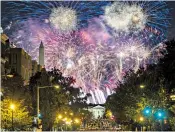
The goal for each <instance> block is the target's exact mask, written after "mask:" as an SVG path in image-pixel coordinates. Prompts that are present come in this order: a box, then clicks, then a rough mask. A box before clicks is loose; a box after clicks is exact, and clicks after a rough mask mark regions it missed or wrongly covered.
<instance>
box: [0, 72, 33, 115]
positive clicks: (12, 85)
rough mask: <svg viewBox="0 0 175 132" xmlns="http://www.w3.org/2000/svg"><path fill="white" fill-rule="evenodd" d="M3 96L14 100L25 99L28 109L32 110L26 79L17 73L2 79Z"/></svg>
mask: <svg viewBox="0 0 175 132" xmlns="http://www.w3.org/2000/svg"><path fill="white" fill-rule="evenodd" d="M2 91H3V98H10V99H12V100H25V101H24V102H25V105H26V106H27V107H28V110H29V111H30V112H31V111H32V106H31V96H30V91H29V87H28V86H24V80H23V79H22V77H21V76H20V75H18V74H16V73H13V77H10V78H9V77H7V78H3V79H2Z"/></svg>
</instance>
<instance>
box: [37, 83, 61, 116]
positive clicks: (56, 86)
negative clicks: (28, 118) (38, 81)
mask: <svg viewBox="0 0 175 132" xmlns="http://www.w3.org/2000/svg"><path fill="white" fill-rule="evenodd" d="M50 87H55V88H56V89H58V88H59V85H54V86H43V87H37V119H39V117H38V116H39V89H41V88H50Z"/></svg>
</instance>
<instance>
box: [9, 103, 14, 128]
mask: <svg viewBox="0 0 175 132" xmlns="http://www.w3.org/2000/svg"><path fill="white" fill-rule="evenodd" d="M10 109H11V110H12V131H14V127H13V111H14V110H15V105H14V104H10Z"/></svg>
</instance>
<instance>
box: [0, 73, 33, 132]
mask: <svg viewBox="0 0 175 132" xmlns="http://www.w3.org/2000/svg"><path fill="white" fill-rule="evenodd" d="M2 92H3V98H4V99H3V101H1V104H2V107H1V112H2V113H1V114H2V116H1V117H2V118H1V122H2V126H3V128H5V129H10V128H11V110H10V108H9V105H10V103H11V102H14V103H15V106H16V109H15V111H14V117H15V118H14V126H15V128H16V129H18V130H22V129H23V130H27V128H26V127H28V128H29V127H31V126H30V125H31V124H32V123H31V119H32V116H31V111H32V106H31V96H30V93H29V88H28V87H27V86H24V80H23V79H22V77H21V76H20V75H18V74H15V73H13V77H10V78H9V77H7V78H2ZM29 124H30V125H29Z"/></svg>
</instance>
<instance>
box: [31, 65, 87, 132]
mask: <svg viewBox="0 0 175 132" xmlns="http://www.w3.org/2000/svg"><path fill="white" fill-rule="evenodd" d="M74 83H75V79H74V78H73V77H64V76H63V75H62V73H61V71H60V70H58V69H56V68H54V69H52V70H51V71H49V72H47V71H46V70H45V69H42V71H41V72H37V73H36V74H35V75H34V76H33V77H31V78H30V89H31V95H32V96H33V107H34V108H36V89H37V87H38V86H40V87H41V86H51V85H52V86H54V85H59V89H55V88H54V87H51V88H49V87H48V88H45V89H40V111H41V114H42V124H43V130H51V128H52V126H53V125H54V122H55V119H56V116H57V113H58V112H60V111H62V109H67V108H69V109H71V106H73V104H78V105H80V104H81V103H82V104H83V103H84V102H85V99H86V97H85V98H83V99H81V98H80V94H81V93H80V90H79V88H74V87H73V84H74ZM71 104H72V105H71ZM76 110H77V108H76ZM33 114H35V115H36V109H34V112H33Z"/></svg>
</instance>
